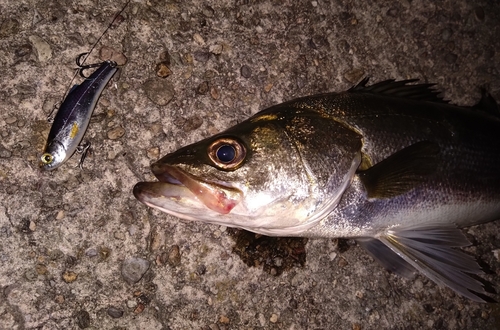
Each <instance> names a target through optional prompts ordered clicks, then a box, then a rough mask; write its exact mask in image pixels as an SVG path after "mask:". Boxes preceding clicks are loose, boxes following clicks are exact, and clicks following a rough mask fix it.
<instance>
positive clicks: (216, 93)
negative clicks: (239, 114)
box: [210, 87, 220, 100]
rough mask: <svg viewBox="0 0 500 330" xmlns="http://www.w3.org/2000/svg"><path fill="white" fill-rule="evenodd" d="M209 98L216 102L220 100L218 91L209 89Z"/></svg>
mask: <svg viewBox="0 0 500 330" xmlns="http://www.w3.org/2000/svg"><path fill="white" fill-rule="evenodd" d="M210 96H211V97H212V98H213V99H214V100H218V99H219V98H220V93H219V89H218V88H217V87H210Z"/></svg>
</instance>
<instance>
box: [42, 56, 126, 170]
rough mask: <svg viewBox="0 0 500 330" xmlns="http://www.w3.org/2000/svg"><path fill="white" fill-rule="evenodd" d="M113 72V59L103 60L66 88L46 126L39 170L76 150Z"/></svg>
mask: <svg viewBox="0 0 500 330" xmlns="http://www.w3.org/2000/svg"><path fill="white" fill-rule="evenodd" d="M116 71H118V67H117V64H116V62H113V61H105V62H103V63H102V64H100V66H99V67H98V68H97V69H96V70H95V71H94V72H93V73H92V74H91V75H90V76H89V77H88V78H86V79H85V80H84V81H83V82H82V83H81V84H80V85H75V86H73V88H72V89H71V90H70V92H69V93H68V95H67V96H66V98H65V99H64V102H63V103H62V104H61V107H60V108H59V110H58V111H57V114H56V116H55V117H54V122H53V123H52V127H51V128H50V131H49V136H48V137H47V143H46V145H45V148H44V151H43V154H42V156H41V157H40V168H41V169H42V170H46V171H51V170H54V169H56V168H58V167H59V166H61V165H62V164H64V163H65V162H66V161H67V160H68V159H69V158H70V157H71V156H72V155H73V154H74V153H75V151H77V149H78V147H79V146H80V143H81V142H82V140H83V136H84V135H85V132H86V131H87V127H88V126H89V123H90V117H91V116H92V113H93V112H94V108H95V106H96V104H97V100H98V99H99V97H100V96H101V93H102V91H103V90H104V88H105V87H106V85H107V84H108V82H109V81H110V79H111V78H112V77H113V75H114V74H115V73H116Z"/></svg>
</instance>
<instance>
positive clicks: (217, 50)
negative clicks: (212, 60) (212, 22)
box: [208, 44, 224, 55]
mask: <svg viewBox="0 0 500 330" xmlns="http://www.w3.org/2000/svg"><path fill="white" fill-rule="evenodd" d="M223 50H224V47H223V46H222V45H221V44H216V45H211V46H210V47H209V48H208V51H209V52H210V53H212V54H214V55H220V54H222V51H223Z"/></svg>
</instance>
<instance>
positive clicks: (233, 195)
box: [134, 163, 243, 214]
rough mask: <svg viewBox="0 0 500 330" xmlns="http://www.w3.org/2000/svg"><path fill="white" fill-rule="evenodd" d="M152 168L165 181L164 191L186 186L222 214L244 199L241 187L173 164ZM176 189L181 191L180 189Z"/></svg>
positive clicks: (212, 208) (157, 165) (208, 206)
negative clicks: (228, 185)
mask: <svg viewBox="0 0 500 330" xmlns="http://www.w3.org/2000/svg"><path fill="white" fill-rule="evenodd" d="M151 169H152V171H153V174H154V175H155V176H156V178H157V179H158V180H159V181H160V182H162V183H164V185H163V186H162V191H163V193H167V195H169V194H170V193H172V192H173V191H171V192H170V193H169V192H168V190H169V187H170V188H173V187H171V186H172V185H174V186H184V187H186V188H187V189H188V190H189V191H190V192H191V193H192V194H193V195H194V196H195V197H196V198H197V199H198V200H200V201H201V202H202V203H203V204H205V206H206V207H207V208H209V209H210V210H212V211H215V212H217V213H220V214H228V213H229V212H231V210H232V209H233V208H234V207H235V206H236V205H238V204H239V203H240V202H241V201H242V199H243V192H242V191H241V190H239V189H235V188H231V187H225V186H222V185H220V184H217V183H213V182H207V181H203V180H201V179H200V178H197V177H194V176H192V175H190V174H187V173H185V172H184V171H182V170H180V169H179V168H177V167H175V166H172V165H167V164H161V163H155V164H153V165H152V166H151ZM134 190H135V189H134ZM174 190H176V191H177V192H181V190H180V189H174ZM183 194H185V192H184V191H183ZM139 200H140V198H139Z"/></svg>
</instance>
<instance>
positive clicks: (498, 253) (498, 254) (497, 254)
mask: <svg viewBox="0 0 500 330" xmlns="http://www.w3.org/2000/svg"><path fill="white" fill-rule="evenodd" d="M492 252H493V255H494V256H495V258H496V259H497V260H498V261H500V249H495V250H493V251H492Z"/></svg>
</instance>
